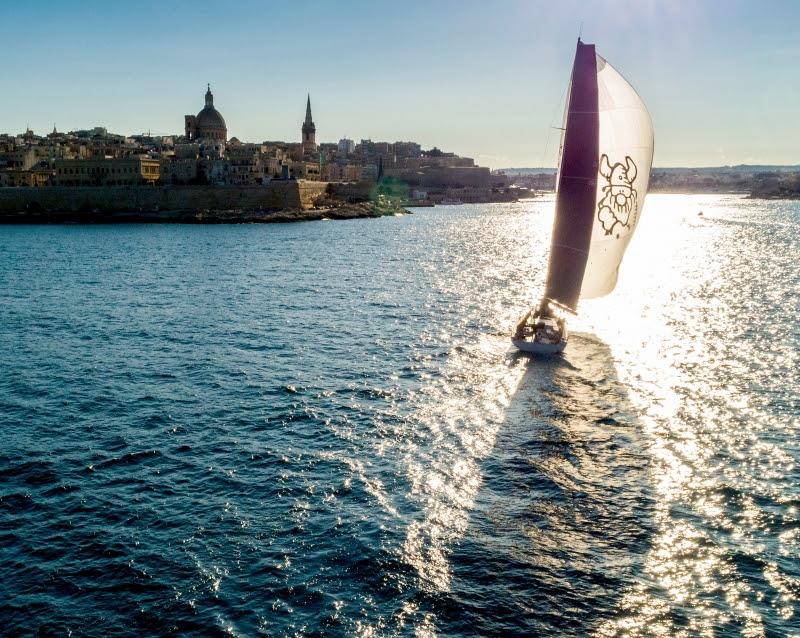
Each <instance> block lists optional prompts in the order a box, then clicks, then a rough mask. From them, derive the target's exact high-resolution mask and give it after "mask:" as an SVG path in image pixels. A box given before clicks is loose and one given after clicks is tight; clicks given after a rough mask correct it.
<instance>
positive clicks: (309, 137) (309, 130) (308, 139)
mask: <svg viewBox="0 0 800 638" xmlns="http://www.w3.org/2000/svg"><path fill="white" fill-rule="evenodd" d="M302 132H303V153H313V152H314V151H316V150H317V142H316V139H315V138H316V133H317V127H316V126H314V120H312V119H311V95H310V94H309V96H308V100H307V101H306V119H305V121H304V122H303V128H302Z"/></svg>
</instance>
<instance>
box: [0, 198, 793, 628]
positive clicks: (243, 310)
mask: <svg viewBox="0 0 800 638" xmlns="http://www.w3.org/2000/svg"><path fill="white" fill-rule="evenodd" d="M552 209H553V202H552V199H540V200H535V201H531V202H523V203H519V204H502V205H488V206H459V207H437V208H435V209H420V210H418V211H417V212H416V213H415V214H414V215H411V216H405V217H393V218H383V219H377V220H358V221H352V222H313V223H305V224H294V225H266V226H168V225H159V226H108V227H106V226H27V227H25V226H20V227H0V437H1V438H0V441H1V442H2V445H1V446H0V619H1V620H2V623H3V625H2V626H3V628H2V630H0V631H2V632H7V633H8V634H10V635H20V634H21V635H29V634H35V633H37V632H39V633H41V634H43V635H66V634H71V635H75V636H81V635H87V636H110V635H131V636H134V635H135V636H140V635H169V634H174V635H198V636H200V635H238V636H251V635H268V636H352V635H355V636H414V635H417V636H488V635H496V636H505V635H514V634H516V635H574V636H584V635H596V636H622V635H629V636H649V635H664V636H687V637H688V636H753V637H754V636H788V635H800V630H798V629H797V628H798V627H800V609H799V608H798V599H799V598H800V523H799V522H798V517H799V516H800V513H799V512H798V507H800V471H799V470H798V461H800V443H798V435H799V434H800V432H799V431H798V430H800V404H799V403H798V402H799V401H800V391H799V390H798V368H800V362H799V361H798V359H800V329H798V320H799V319H800V316H799V315H800V308H798V291H800V275H798V272H800V270H798V268H797V260H798V258H800V233H798V225H800V204H798V203H790V202H756V201H749V200H745V199H740V198H738V197H727V196H726V197H689V196H664V195H655V196H650V197H649V199H648V202H647V205H646V208H645V213H644V216H643V219H642V223H641V226H640V228H639V231H638V233H637V236H636V238H635V239H634V241H633V243H632V244H631V247H630V249H629V251H628V255H627V257H626V260H625V263H624V264H623V270H622V273H621V277H620V284H619V286H618V289H617V291H615V293H614V294H613V295H611V296H610V297H607V298H605V299H602V300H596V301H590V302H585V303H583V305H582V307H581V315H580V317H579V318H578V319H577V320H575V321H574V322H573V330H574V332H573V337H572V338H571V340H570V344H569V346H568V349H567V351H566V352H565V354H564V355H563V356H562V357H556V358H553V359H549V360H548V359H544V360H531V359H528V358H525V357H521V356H518V355H516V354H515V353H513V352H511V350H510V348H509V345H510V344H509V342H508V338H507V336H506V335H507V333H508V331H509V330H510V326H511V324H512V323H513V321H514V319H515V318H516V317H517V315H518V314H520V313H521V311H522V310H523V309H524V308H525V306H526V305H527V304H529V303H531V302H532V301H533V299H534V298H535V297H536V295H537V294H538V291H539V290H540V287H541V285H542V283H543V276H544V272H543V269H544V267H545V265H546V249H547V244H548V235H549V230H550V226H551V223H552ZM700 211H702V213H703V214H702V215H699V214H698V213H699V212H700Z"/></svg>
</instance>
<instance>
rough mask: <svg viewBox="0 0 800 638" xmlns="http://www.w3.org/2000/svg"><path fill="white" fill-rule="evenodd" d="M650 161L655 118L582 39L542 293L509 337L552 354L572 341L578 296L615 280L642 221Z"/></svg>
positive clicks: (596, 293) (603, 289) (607, 288)
mask: <svg viewBox="0 0 800 638" xmlns="http://www.w3.org/2000/svg"><path fill="white" fill-rule="evenodd" d="M652 161H653V123H652V120H651V119H650V114H649V113H648V112H647V108H646V107H645V105H644V103H643V102H642V100H641V98H640V97H639V95H638V94H637V93H636V91H635V90H634V89H633V87H632V86H631V85H630V84H628V82H627V81H626V80H625V78H623V77H622V76H621V75H620V74H619V73H618V72H617V71H616V70H615V69H614V68H613V67H612V66H611V65H610V64H608V62H606V61H605V60H604V59H603V58H602V57H600V56H599V55H597V53H596V52H595V47H594V45H593V44H584V43H583V42H581V41H580V39H578V46H577V50H576V52H575V62H574V64H573V67H572V78H571V81H570V87H569V97H568V98H567V105H566V110H565V112H564V127H563V131H562V138H561V158H560V161H559V166H558V179H557V192H556V214H555V221H554V223H553V234H552V239H551V243H550V261H549V264H548V269H547V281H546V284H545V290H544V295H543V296H542V301H541V302H540V303H539V305H538V306H536V307H535V308H533V309H531V310H529V311H528V312H527V313H526V314H525V315H524V316H523V317H522V318H521V319H520V321H519V322H518V323H517V325H516V328H515V330H514V332H513V334H512V336H511V341H512V343H513V344H514V345H515V346H516V347H517V348H519V349H520V350H522V351H524V352H531V353H539V354H551V353H556V352H561V351H562V350H563V349H564V348H565V347H566V345H567V338H568V334H567V327H566V320H567V315H568V314H577V308H578V300H579V299H591V298H593V297H602V296H604V295H607V294H609V293H610V292H611V291H612V290H614V288H615V286H616V285H617V277H618V275H619V266H620V264H621V262H622V257H623V255H624V254H625V249H626V248H627V247H628V243H629V242H630V240H631V237H632V236H633V231H634V230H635V229H636V225H637V224H638V222H639V216H640V212H641V210H642V206H643V205H644V198H645V195H646V194H647V186H648V182H649V179H650V165H651V164H652Z"/></svg>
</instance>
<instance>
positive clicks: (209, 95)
mask: <svg viewBox="0 0 800 638" xmlns="http://www.w3.org/2000/svg"><path fill="white" fill-rule="evenodd" d="M206 106H214V94H213V93H212V92H211V84H210V83H209V84H208V90H207V91H206Z"/></svg>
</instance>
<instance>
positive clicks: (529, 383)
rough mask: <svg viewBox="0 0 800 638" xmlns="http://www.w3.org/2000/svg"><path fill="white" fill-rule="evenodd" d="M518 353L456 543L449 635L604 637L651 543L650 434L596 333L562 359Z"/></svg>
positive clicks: (577, 339)
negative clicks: (517, 375) (503, 411)
mask: <svg viewBox="0 0 800 638" xmlns="http://www.w3.org/2000/svg"><path fill="white" fill-rule="evenodd" d="M510 356H511V357H512V360H511V363H512V364H514V363H515V360H516V358H517V357H518V356H522V357H523V358H524V359H526V362H525V365H526V366H527V368H526V371H525V374H524V376H523V378H522V380H521V382H520V384H519V386H518V388H517V390H516V392H515V393H514V395H513V396H512V397H511V401H510V403H509V406H508V410H507V417H506V419H505V422H504V424H503V425H502V426H501V428H500V430H499V432H498V435H497V440H496V444H495V447H494V449H493V451H492V452H491V453H490V454H489V456H488V457H487V458H486V459H485V460H484V462H483V476H484V479H483V484H482V486H481V489H480V491H479V493H478V494H477V497H476V501H475V505H474V509H473V511H472V514H471V518H470V523H469V527H468V529H467V531H466V533H465V534H464V536H463V538H462V539H461V541H460V542H459V544H458V545H457V546H456V547H454V548H453V552H452V555H451V561H450V562H451V569H452V576H453V578H452V581H451V588H450V592H449V594H448V595H447V599H448V600H447V602H446V603H445V606H446V607H447V608H448V609H445V610H440V615H439V617H440V619H441V620H442V621H443V622H442V629H443V630H445V633H450V632H449V631H448V629H452V630H453V632H454V633H464V634H470V635H510V634H519V635H523V634H524V635H553V634H558V635H570V634H571V635H587V634H590V633H594V632H596V631H598V629H600V627H601V625H602V624H603V623H604V621H608V620H610V619H611V618H614V617H615V616H617V615H619V614H620V613H621V612H620V611H619V607H620V605H619V603H620V599H621V597H622V595H623V594H624V593H625V591H627V590H629V589H631V586H632V585H633V584H634V583H635V581H636V579H637V575H638V574H640V573H641V565H642V563H643V560H644V557H645V556H646V554H647V551H648V549H649V547H650V538H651V536H652V532H653V522H652V496H651V489H650V481H651V479H650V473H649V469H650V468H649V462H648V458H649V455H648V453H647V450H646V446H645V440H644V435H643V434H642V433H641V431H640V424H639V422H638V419H637V418H636V415H635V414H634V410H633V408H632V407H631V405H630V402H629V400H628V396H627V392H626V388H625V386H623V385H622V383H621V382H620V381H619V379H618V377H617V374H616V369H615V366H614V362H613V357H612V355H611V351H610V349H609V348H608V346H607V345H606V344H605V343H603V342H601V341H600V340H598V339H597V338H596V337H594V336H592V335H587V334H580V333H578V334H574V335H573V336H572V337H571V339H570V344H569V346H568V348H567V351H566V352H565V353H564V354H563V355H562V356H554V357H549V358H531V359H529V360H528V357H527V356H525V355H517V354H514V355H510ZM441 612H444V613H441ZM448 625H449V627H447V626H448ZM446 627H447V629H446Z"/></svg>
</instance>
